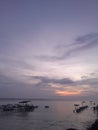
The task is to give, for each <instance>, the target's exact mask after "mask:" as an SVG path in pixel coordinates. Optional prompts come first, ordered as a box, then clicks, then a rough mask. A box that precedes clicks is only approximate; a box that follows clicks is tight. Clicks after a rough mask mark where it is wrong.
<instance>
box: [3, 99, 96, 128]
mask: <svg viewBox="0 0 98 130" xmlns="http://www.w3.org/2000/svg"><path fill="white" fill-rule="evenodd" d="M19 101H20V100H18V99H15V100H12V99H1V100H0V105H4V104H16V103H18V102H19ZM31 103H32V104H33V105H37V106H38V108H36V109H34V111H32V112H3V111H0V130H66V129H68V128H75V129H78V130H86V129H87V128H88V127H90V126H91V124H92V123H93V122H94V121H95V119H96V118H97V117H98V113H96V111H93V109H92V104H91V102H89V101H86V102H85V104H86V105H88V106H89V107H88V108H87V109H85V110H84V111H82V112H80V113H76V112H74V110H75V107H74V104H80V106H81V105H82V104H81V101H66V100H31ZM46 105H47V106H49V108H45V106H46Z"/></svg>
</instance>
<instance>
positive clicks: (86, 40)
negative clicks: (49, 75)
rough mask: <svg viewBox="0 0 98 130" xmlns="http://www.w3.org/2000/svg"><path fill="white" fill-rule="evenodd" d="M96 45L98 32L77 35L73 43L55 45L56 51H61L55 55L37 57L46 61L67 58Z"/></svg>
mask: <svg viewBox="0 0 98 130" xmlns="http://www.w3.org/2000/svg"><path fill="white" fill-rule="evenodd" d="M96 46H98V33H89V34H86V35H83V36H79V37H77V38H76V39H75V41H74V42H73V43H71V44H67V45H66V44H65V45H64V44H63V45H58V46H55V49H54V50H55V52H61V53H59V54H56V55H55V56H49V55H41V56H35V57H36V58H38V59H40V60H45V61H58V60H65V59H67V58H71V57H73V56H75V55H77V54H78V53H82V52H83V51H84V50H88V49H91V48H92V47H96Z"/></svg>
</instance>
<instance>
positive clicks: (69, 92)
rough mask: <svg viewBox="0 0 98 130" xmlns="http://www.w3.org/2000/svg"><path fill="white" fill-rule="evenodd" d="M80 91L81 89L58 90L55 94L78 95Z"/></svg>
mask: <svg viewBox="0 0 98 130" xmlns="http://www.w3.org/2000/svg"><path fill="white" fill-rule="evenodd" d="M80 93H81V91H60V90H57V91H56V94H58V95H60V96H70V95H79V94H80Z"/></svg>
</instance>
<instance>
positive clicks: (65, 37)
mask: <svg viewBox="0 0 98 130" xmlns="http://www.w3.org/2000/svg"><path fill="white" fill-rule="evenodd" d="M7 97H9V98H12V97H14V98H62V97H63V98H65V99H68V98H69V99H73V98H77V99H80V98H88V99H89V98H92V99H97V98H98V0H0V98H7Z"/></svg>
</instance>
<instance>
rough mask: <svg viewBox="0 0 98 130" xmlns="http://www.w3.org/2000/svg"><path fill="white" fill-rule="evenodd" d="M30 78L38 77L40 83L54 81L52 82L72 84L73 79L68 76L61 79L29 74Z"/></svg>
mask: <svg viewBox="0 0 98 130" xmlns="http://www.w3.org/2000/svg"><path fill="white" fill-rule="evenodd" d="M29 79H30V80H32V79H39V80H40V82H41V83H54V84H72V83H73V81H72V80H71V79H69V78H63V79H53V78H48V77H44V76H30V77H29Z"/></svg>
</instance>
